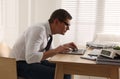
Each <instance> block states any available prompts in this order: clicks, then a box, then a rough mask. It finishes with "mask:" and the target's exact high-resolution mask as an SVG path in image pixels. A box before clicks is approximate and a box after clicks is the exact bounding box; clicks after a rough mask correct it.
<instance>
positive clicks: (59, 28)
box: [57, 19, 70, 35]
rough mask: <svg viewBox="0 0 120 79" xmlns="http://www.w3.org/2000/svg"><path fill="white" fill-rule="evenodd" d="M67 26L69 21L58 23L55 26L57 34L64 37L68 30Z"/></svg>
mask: <svg viewBox="0 0 120 79" xmlns="http://www.w3.org/2000/svg"><path fill="white" fill-rule="evenodd" d="M69 26H70V20H69V19H67V20H66V21H63V22H60V21H59V23H58V26H57V32H58V34H62V35H64V34H65V33H66V31H67V30H69Z"/></svg>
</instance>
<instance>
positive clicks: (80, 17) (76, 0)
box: [61, 0, 97, 45]
mask: <svg viewBox="0 0 120 79" xmlns="http://www.w3.org/2000/svg"><path fill="white" fill-rule="evenodd" d="M96 2H97V1H96V0H62V3H61V8H64V9H66V10H67V11H68V12H69V13H70V14H71V15H72V17H73V19H72V22H71V26H70V31H68V32H67V33H66V35H65V37H61V39H62V40H61V43H66V42H68V41H74V42H76V43H78V44H81V45H83V44H86V42H88V41H90V40H92V39H93V35H94V31H95V24H96ZM63 39H64V41H63Z"/></svg>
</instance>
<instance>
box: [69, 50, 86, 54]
mask: <svg viewBox="0 0 120 79" xmlns="http://www.w3.org/2000/svg"><path fill="white" fill-rule="evenodd" d="M85 51H86V49H78V50H71V51H69V52H68V53H69V54H79V55H83V54H84V53H85Z"/></svg>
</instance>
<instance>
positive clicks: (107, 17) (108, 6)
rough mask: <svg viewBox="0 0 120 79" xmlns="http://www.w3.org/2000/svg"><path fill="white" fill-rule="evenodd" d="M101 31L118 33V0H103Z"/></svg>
mask: <svg viewBox="0 0 120 79" xmlns="http://www.w3.org/2000/svg"><path fill="white" fill-rule="evenodd" d="M103 32H105V33H115V34H120V0H105V11H104V29H103Z"/></svg>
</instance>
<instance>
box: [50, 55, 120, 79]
mask: <svg viewBox="0 0 120 79" xmlns="http://www.w3.org/2000/svg"><path fill="white" fill-rule="evenodd" d="M50 61H51V62H54V63H56V71H55V78H54V79H63V75H64V74H76V75H87V76H98V77H107V78H110V79H119V66H115V65H100V64H96V62H95V61H91V60H86V59H81V58H80V55H68V54H58V55H55V56H54V57H52V58H51V59H50Z"/></svg>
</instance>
